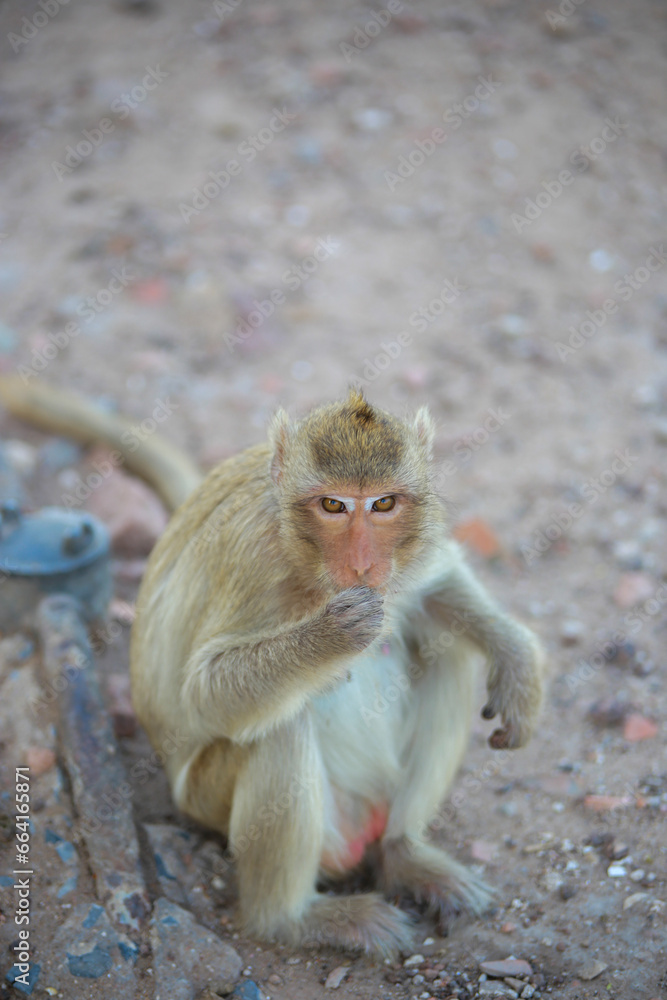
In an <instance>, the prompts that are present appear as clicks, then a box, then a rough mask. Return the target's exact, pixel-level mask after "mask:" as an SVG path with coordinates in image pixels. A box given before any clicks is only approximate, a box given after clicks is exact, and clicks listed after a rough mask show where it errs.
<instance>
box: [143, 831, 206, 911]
mask: <svg viewBox="0 0 667 1000" xmlns="http://www.w3.org/2000/svg"><path fill="white" fill-rule="evenodd" d="M144 829H145V830H146V833H147V835H148V840H149V842H150V845H151V847H152V849H153V858H154V860H155V869H156V872H157V877H158V881H159V883H160V889H161V890H162V892H163V893H164V895H165V896H166V897H167V899H169V900H171V902H172V903H177V904H178V905H179V906H183V905H187V904H188V903H189V902H190V900H189V898H188V890H189V889H190V888H191V887H192V884H193V881H194V880H195V879H196V876H197V873H196V872H195V870H194V865H193V861H192V852H193V850H194V848H195V845H196V840H195V837H194V836H193V835H192V834H191V833H188V831H187V830H182V829H181V828H180V827H178V826H172V825H171V824H169V823H145V824H144Z"/></svg>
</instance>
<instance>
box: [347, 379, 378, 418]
mask: <svg viewBox="0 0 667 1000" xmlns="http://www.w3.org/2000/svg"><path fill="white" fill-rule="evenodd" d="M345 408H346V410H347V411H348V412H347V413H346V416H347V415H348V414H349V416H350V417H351V418H352V419H353V420H356V421H358V423H360V424H362V425H366V424H370V423H372V422H373V421H374V420H375V419H376V417H375V410H374V409H373V407H372V406H371V404H370V403H369V402H368V400H367V399H366V397H365V396H364V394H363V392H362V391H361V389H355V388H354V387H350V389H349V391H348V394H347V399H346V400H345Z"/></svg>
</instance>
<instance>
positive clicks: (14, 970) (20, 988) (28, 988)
mask: <svg viewBox="0 0 667 1000" xmlns="http://www.w3.org/2000/svg"><path fill="white" fill-rule="evenodd" d="M41 971H42V967H41V965H38V964H37V962H31V963H30V969H29V971H28V982H27V985H26V984H24V983H22V982H20V983H17V982H16V980H17V979H18V977H19V976H22V975H23V972H22V971H21V969H20V968H19V966H18V965H12V967H11V969H9V971H8V972H6V973H5V979H6V980H7V982H8V983H11V984H12V985H13V986H14V989H15V990H17V992H19V993H23V994H24V995H25V996H30V995H31V993H32V991H33V990H34V988H35V986H36V985H37V980H38V979H39V974H40V972H41Z"/></svg>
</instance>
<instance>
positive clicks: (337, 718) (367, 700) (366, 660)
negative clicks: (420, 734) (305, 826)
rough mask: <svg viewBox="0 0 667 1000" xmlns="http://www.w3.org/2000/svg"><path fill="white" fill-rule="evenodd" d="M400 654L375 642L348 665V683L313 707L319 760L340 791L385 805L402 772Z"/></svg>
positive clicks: (403, 666) (407, 690)
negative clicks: (382, 802)
mask: <svg viewBox="0 0 667 1000" xmlns="http://www.w3.org/2000/svg"><path fill="white" fill-rule="evenodd" d="M407 667H408V663H407V655H406V653H405V650H404V649H403V648H402V646H401V645H399V644H387V643H378V646H377V648H373V647H371V650H365V651H364V652H363V653H362V654H360V655H359V656H357V657H355V658H354V659H351V660H350V662H349V664H348V675H347V680H343V681H341V682H340V684H339V685H338V686H337V687H336V688H335V689H334V690H333V691H330V692H327V693H326V694H325V695H321V696H320V697H319V698H317V699H315V701H314V702H313V711H314V715H315V720H316V726H317V732H318V736H319V743H320V748H321V751H322V759H323V761H324V766H325V770H326V773H327V776H328V778H329V780H330V782H331V784H332V786H333V787H334V788H335V789H337V790H338V791H340V792H344V793H347V794H351V795H354V796H359V797H361V798H363V799H369V800H371V801H373V802H380V801H383V800H384V801H387V800H388V799H389V798H390V797H391V792H392V790H393V789H394V787H395V786H396V783H397V780H398V776H399V773H400V769H401V763H400V761H401V756H402V744H403V739H402V734H403V730H404V726H405V719H406V716H407V714H408V713H409V706H410V700H411V691H412V685H411V682H410V678H409V675H408V670H407Z"/></svg>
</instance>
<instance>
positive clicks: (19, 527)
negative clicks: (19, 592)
mask: <svg viewBox="0 0 667 1000" xmlns="http://www.w3.org/2000/svg"><path fill="white" fill-rule="evenodd" d="M109 544H110V542H109V532H108V530H107V528H106V526H105V525H104V524H103V523H102V522H101V521H100V520H99V519H98V518H96V517H93V516H92V514H88V513H82V512H81V511H75V510H65V509H64V508H62V507H44V508H42V510H38V511H35V513H32V514H22V513H21V511H20V510H19V509H18V507H17V505H16V504H14V503H11V502H5V503H3V504H1V505H0V571H2V572H4V573H9V574H12V575H14V576H52V575H53V574H55V573H67V572H69V571H71V570H76V569H80V568H81V567H82V566H87V565H89V564H90V563H92V562H94V561H95V560H96V559H99V558H101V557H103V556H106V555H108V553H109Z"/></svg>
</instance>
